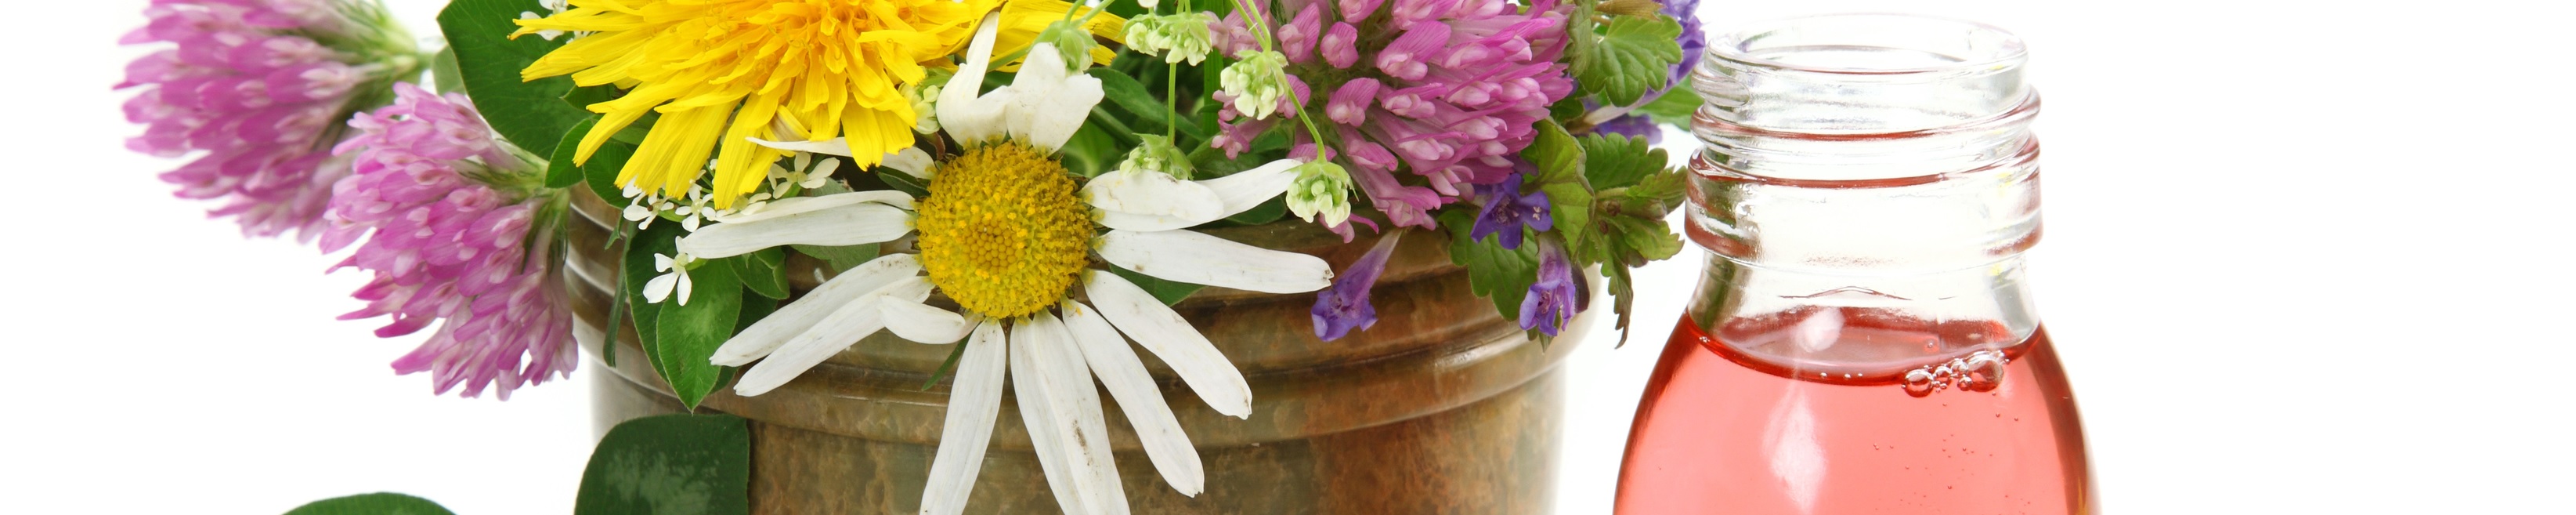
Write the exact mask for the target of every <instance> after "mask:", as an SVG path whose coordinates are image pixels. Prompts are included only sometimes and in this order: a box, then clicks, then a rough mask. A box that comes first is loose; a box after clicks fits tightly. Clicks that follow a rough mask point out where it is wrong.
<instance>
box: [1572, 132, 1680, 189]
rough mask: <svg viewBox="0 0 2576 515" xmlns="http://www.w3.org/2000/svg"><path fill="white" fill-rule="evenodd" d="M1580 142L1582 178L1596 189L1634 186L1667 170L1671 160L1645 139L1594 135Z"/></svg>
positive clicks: (1585, 137)
mask: <svg viewBox="0 0 2576 515" xmlns="http://www.w3.org/2000/svg"><path fill="white" fill-rule="evenodd" d="M1581 143H1582V145H1583V177H1584V180H1585V181H1586V182H1589V183H1591V184H1592V187H1593V189H1595V190H1608V189H1611V188H1625V187H1628V186H1631V185H1635V184H1637V181H1640V180H1644V179H1645V178H1646V176H1649V175H1654V174H1655V173H1656V172H1661V171H1664V163H1666V162H1669V161H1671V160H1672V159H1671V158H1670V157H1667V156H1665V155H1664V150H1663V149H1659V148H1654V146H1653V145H1649V144H1647V143H1646V138H1643V137H1634V138H1632V137H1628V136H1621V135H1617V134H1599V133H1595V134H1592V135H1590V136H1584V137H1583V138H1582V139H1581Z"/></svg>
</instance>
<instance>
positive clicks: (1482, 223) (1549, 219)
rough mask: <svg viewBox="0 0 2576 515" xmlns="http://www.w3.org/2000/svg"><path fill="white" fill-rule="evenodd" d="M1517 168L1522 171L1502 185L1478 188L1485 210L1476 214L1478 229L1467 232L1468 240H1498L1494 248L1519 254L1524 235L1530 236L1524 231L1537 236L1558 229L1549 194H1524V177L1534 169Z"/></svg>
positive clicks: (1542, 192) (1525, 165)
mask: <svg viewBox="0 0 2576 515" xmlns="http://www.w3.org/2000/svg"><path fill="white" fill-rule="evenodd" d="M1516 165H1517V167H1518V168H1519V170H1514V171H1513V172H1512V174H1511V176H1510V177H1508V178H1505V179H1503V182H1500V183H1495V184H1479V185H1476V196H1477V197H1478V198H1481V199H1483V200H1484V202H1485V205H1484V210H1483V211H1480V212H1478V213H1477V214H1476V226H1475V227H1472V228H1470V229H1469V230H1468V232H1467V237H1469V238H1474V239H1476V240H1478V241H1482V240H1484V239H1485V237H1486V236H1495V241H1494V243H1495V244H1497V245H1501V246H1502V247H1503V248H1506V249H1515V250H1517V249H1519V248H1521V237H1522V235H1523V234H1524V233H1525V232H1527V231H1523V230H1522V229H1523V228H1525V227H1526V228H1528V229H1530V230H1535V231H1538V232H1547V231H1549V230H1552V229H1555V228H1556V219H1555V217H1554V216H1552V215H1551V214H1550V212H1549V211H1550V209H1551V208H1550V207H1549V206H1548V203H1547V192H1544V191H1536V192H1530V193H1529V194H1527V195H1523V194H1521V176H1522V174H1523V173H1525V172H1527V171H1529V170H1531V169H1532V167H1531V166H1530V165H1529V164H1528V163H1516Z"/></svg>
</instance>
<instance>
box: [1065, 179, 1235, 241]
mask: <svg viewBox="0 0 2576 515" xmlns="http://www.w3.org/2000/svg"><path fill="white" fill-rule="evenodd" d="M1080 195H1081V196H1082V200H1083V202H1084V203H1087V204H1091V207H1095V208H1099V209H1100V210H1102V211H1105V212H1109V213H1130V214H1138V215H1147V216H1160V217H1170V218H1175V219H1179V220H1182V221H1195V223H1190V224H1189V225H1198V224H1203V223H1208V222H1213V221H1216V219H1219V218H1225V201H1224V200H1222V199H1219V198H1217V194H1216V190H1214V189H1210V188H1208V187H1207V186H1206V185H1203V184H1199V183H1195V182H1190V181H1184V180H1180V179H1178V178H1174V177H1172V174H1167V173H1162V172H1147V171H1123V172H1110V173H1105V174H1101V175H1100V177H1097V178H1093V179H1092V180H1091V182H1090V183H1088V184H1084V185H1082V191H1081V192H1080ZM1189 225H1184V226H1182V227H1188V226H1189Z"/></svg>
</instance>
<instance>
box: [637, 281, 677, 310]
mask: <svg viewBox="0 0 2576 515" xmlns="http://www.w3.org/2000/svg"><path fill="white" fill-rule="evenodd" d="M679 281H680V276H679V274H662V275H658V276H654V277H653V280H650V281H644V301H645V302H650V303H654V304H660V303H662V299H668V298H671V287H672V286H676V285H678V284H679Z"/></svg>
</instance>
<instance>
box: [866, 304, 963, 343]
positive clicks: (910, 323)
mask: <svg viewBox="0 0 2576 515" xmlns="http://www.w3.org/2000/svg"><path fill="white" fill-rule="evenodd" d="M877 309H878V310H880V311H884V312H885V313H884V316H885V321H886V330H888V331H893V332H894V335H895V336H900V337H903V339H906V340H912V341H916V342H921V343H930V344H942V343H957V340H960V339H964V338H966V333H967V332H968V331H973V330H975V322H976V321H975V320H968V319H967V318H966V317H965V316H962V315H958V314H957V313H956V312H952V311H949V310H945V309H939V308H934V307H930V305H927V304H922V303H920V302H906V301H903V300H902V299H887V300H883V301H879V302H878V303H877Z"/></svg>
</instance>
